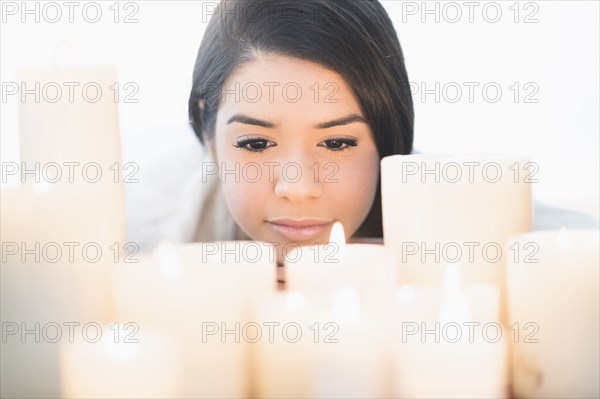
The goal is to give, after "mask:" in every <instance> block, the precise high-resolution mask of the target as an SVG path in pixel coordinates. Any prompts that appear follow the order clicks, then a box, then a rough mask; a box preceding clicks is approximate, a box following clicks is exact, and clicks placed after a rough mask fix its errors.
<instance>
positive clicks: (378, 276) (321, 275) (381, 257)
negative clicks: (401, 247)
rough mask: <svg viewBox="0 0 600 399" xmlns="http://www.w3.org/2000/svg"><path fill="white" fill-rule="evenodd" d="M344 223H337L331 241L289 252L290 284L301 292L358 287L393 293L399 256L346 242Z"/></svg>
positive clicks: (370, 291)
mask: <svg viewBox="0 0 600 399" xmlns="http://www.w3.org/2000/svg"><path fill="white" fill-rule="evenodd" d="M344 237H345V236H344V230H343V226H342V224H341V223H339V222H337V223H335V224H334V226H333V229H332V233H331V239H330V242H329V243H328V244H324V245H312V246H305V247H299V248H295V249H293V250H291V251H290V252H289V253H288V254H287V255H286V263H285V275H286V287H287V288H288V289H289V290H290V291H297V292H300V293H319V294H331V293H333V291H334V290H335V289H337V288H340V287H344V286H351V287H355V288H356V289H357V290H358V291H359V292H362V293H368V294H370V295H372V296H382V295H392V294H393V291H394V289H395V287H396V280H397V277H396V274H397V268H396V258H395V255H394V253H393V251H392V250H390V249H389V248H386V247H384V246H383V245H376V244H346V243H345V242H344Z"/></svg>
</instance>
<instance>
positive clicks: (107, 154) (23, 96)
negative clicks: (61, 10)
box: [4, 66, 136, 246]
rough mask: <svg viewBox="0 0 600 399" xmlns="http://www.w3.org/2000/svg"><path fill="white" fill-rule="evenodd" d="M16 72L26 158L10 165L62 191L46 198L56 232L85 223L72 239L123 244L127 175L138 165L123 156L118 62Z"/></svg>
mask: <svg viewBox="0 0 600 399" xmlns="http://www.w3.org/2000/svg"><path fill="white" fill-rule="evenodd" d="M16 75H17V80H18V84H19V102H18V110H19V139H20V149H21V162H20V163H18V164H17V165H12V164H11V165H10V166H9V169H6V172H7V173H8V174H9V175H11V176H12V175H15V176H17V177H18V178H19V180H21V181H28V182H36V183H40V184H41V185H45V186H46V191H48V192H51V193H56V194H51V196H49V197H48V198H47V199H46V202H47V203H46V211H47V212H48V213H49V214H50V216H49V217H48V223H49V225H51V226H52V228H53V229H54V232H55V233H54V234H55V235H56V234H60V232H61V231H64V230H65V229H67V230H69V229H77V230H78V232H77V235H78V236H77V237H70V239H71V240H75V239H77V240H84V239H85V240H92V241H96V242H99V243H101V244H102V245H103V246H110V245H112V244H113V243H114V242H119V243H120V245H123V243H124V241H125V229H126V226H125V201H124V181H126V180H127V181H130V182H134V181H135V178H136V176H135V171H136V166H135V165H127V166H125V165H123V163H122V162H121V144H120V132H119V116H118V103H119V101H120V100H119V99H118V98H116V97H115V95H116V91H117V90H118V88H119V87H120V86H119V82H118V80H117V73H116V69H115V67H113V66H85V67H83V66H81V67H71V68H64V69H62V68H56V67H31V68H21V69H18V70H17V71H16ZM121 94H122V93H121ZM4 166H6V165H4ZM54 201H56V202H54ZM89 226H93V229H94V230H93V232H90V233H89V234H88V233H86V228H88V229H89Z"/></svg>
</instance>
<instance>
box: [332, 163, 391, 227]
mask: <svg viewBox="0 0 600 399" xmlns="http://www.w3.org/2000/svg"><path fill="white" fill-rule="evenodd" d="M338 176H339V178H337V181H338V182H337V183H331V184H329V190H330V195H331V197H333V198H335V203H337V204H340V205H341V206H340V213H343V215H340V216H342V217H346V218H347V219H348V220H350V219H351V220H352V224H353V225H354V226H355V227H356V228H358V226H359V225H360V223H362V221H363V220H364V218H365V217H366V216H367V215H368V213H369V211H370V210H371V206H372V205H373V200H374V199H375V192H376V190H377V182H378V180H379V158H378V156H377V154H376V153H375V154H369V155H368V156H365V157H364V158H362V159H360V160H355V161H353V162H352V163H349V164H344V165H340V166H339V171H338ZM359 219H360V220H359Z"/></svg>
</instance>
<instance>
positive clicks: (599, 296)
mask: <svg viewBox="0 0 600 399" xmlns="http://www.w3.org/2000/svg"><path fill="white" fill-rule="evenodd" d="M599 241H600V236H599V234H598V231H567V230H562V231H540V232H535V233H530V234H524V235H520V236H516V237H513V238H511V240H510V242H509V244H508V249H509V251H510V262H509V266H508V293H509V328H510V333H511V340H512V342H513V343H512V380H513V389H514V393H515V395H516V396H517V397H519V398H547V397H570V398H576V397H577V398H597V397H598V396H600V383H599V381H598V375H599V374H600V360H599V351H600V346H599V343H598V336H599V335H600V331H599V323H600V305H599V304H600V284H599V281H600V274H599V269H598V264H599V263H600V258H599Z"/></svg>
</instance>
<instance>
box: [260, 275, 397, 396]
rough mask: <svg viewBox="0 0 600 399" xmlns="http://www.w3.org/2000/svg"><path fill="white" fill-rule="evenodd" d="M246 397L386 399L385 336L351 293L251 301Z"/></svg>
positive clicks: (381, 324) (379, 315)
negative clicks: (255, 332)
mask: <svg viewBox="0 0 600 399" xmlns="http://www.w3.org/2000/svg"><path fill="white" fill-rule="evenodd" d="M254 309H255V310H254V317H253V318H252V320H253V322H255V323H256V326H259V327H258V328H260V329H261V330H262V336H261V337H260V338H259V339H258V340H257V341H256V343H254V344H252V346H251V350H252V364H253V374H252V382H253V384H252V386H253V391H252V394H253V395H252V396H253V397H259V398H299V397H302V398H340V397H344V398H346V397H353V398H373V397H387V396H390V393H391V389H392V382H391V367H390V366H391V356H390V351H389V348H390V343H391V333H392V332H391V330H390V329H389V328H388V327H389V325H388V324H386V317H387V318H389V316H390V315H389V314H386V313H385V312H384V311H383V309H380V310H379V312H377V311H375V310H373V309H365V307H364V306H363V305H362V304H361V297H360V295H359V294H358V292H357V291H356V290H355V289H354V288H352V287H340V288H338V289H336V290H335V291H334V292H333V293H332V294H316V293H309V294H301V293H298V292H278V293H275V294H273V295H271V296H269V297H266V298H263V299H261V300H260V301H257V302H256V303H255V307H254Z"/></svg>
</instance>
